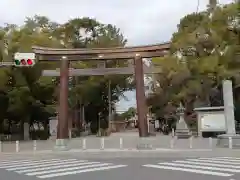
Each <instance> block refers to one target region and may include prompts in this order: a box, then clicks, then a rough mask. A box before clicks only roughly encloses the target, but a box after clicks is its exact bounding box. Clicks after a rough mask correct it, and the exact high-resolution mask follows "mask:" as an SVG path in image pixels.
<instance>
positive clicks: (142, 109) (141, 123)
mask: <svg viewBox="0 0 240 180" xmlns="http://www.w3.org/2000/svg"><path fill="white" fill-rule="evenodd" d="M134 69H135V82H136V101H137V115H138V116H137V117H138V129H139V131H138V132H139V137H147V136H149V132H148V124H147V106H146V97H145V86H144V73H143V61H142V58H141V57H140V55H138V54H136V56H135V67H134Z"/></svg>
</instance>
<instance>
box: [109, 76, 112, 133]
mask: <svg viewBox="0 0 240 180" xmlns="http://www.w3.org/2000/svg"><path fill="white" fill-rule="evenodd" d="M111 96H112V94H111V80H109V81H108V129H110V122H111V117H112V103H111V101H112V100H111V99H112V97H111Z"/></svg>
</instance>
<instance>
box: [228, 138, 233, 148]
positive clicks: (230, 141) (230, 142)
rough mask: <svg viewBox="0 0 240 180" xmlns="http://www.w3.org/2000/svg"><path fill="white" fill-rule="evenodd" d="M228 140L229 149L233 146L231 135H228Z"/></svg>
mask: <svg viewBox="0 0 240 180" xmlns="http://www.w3.org/2000/svg"><path fill="white" fill-rule="evenodd" d="M228 140H229V149H232V148H233V145H232V137H229V138H228Z"/></svg>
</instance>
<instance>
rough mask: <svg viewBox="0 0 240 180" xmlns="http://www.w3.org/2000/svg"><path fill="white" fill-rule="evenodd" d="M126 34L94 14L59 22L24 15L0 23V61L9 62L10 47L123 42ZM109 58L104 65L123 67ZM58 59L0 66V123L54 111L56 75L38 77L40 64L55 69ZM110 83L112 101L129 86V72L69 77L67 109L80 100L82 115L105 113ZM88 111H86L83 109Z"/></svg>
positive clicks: (23, 49)
mask: <svg viewBox="0 0 240 180" xmlns="http://www.w3.org/2000/svg"><path fill="white" fill-rule="evenodd" d="M125 44H126V39H125V38H124V36H123V35H122V34H121V32H120V29H118V28H117V27H115V26H113V25H111V24H101V23H100V22H98V21H97V20H95V19H90V18H87V17H85V18H75V19H71V20H69V21H68V22H66V23H64V24H58V23H56V22H52V21H50V20H49V19H48V18H47V17H45V16H34V17H32V18H30V17H29V18H26V21H25V23H24V24H23V25H22V26H21V27H20V26H17V25H14V24H7V25H6V26H4V27H3V28H0V61H8V62H9V61H13V60H12V57H13V56H14V53H15V52H31V47H32V46H33V45H36V46H43V47H53V48H63V47H67V48H92V47H114V46H124V45H125ZM96 63H97V62H96V61H88V62H72V63H71V67H72V68H89V67H93V66H96ZM123 64H124V62H121V63H118V64H116V62H115V61H111V60H110V61H108V62H107V66H109V67H113V66H117V65H118V66H123ZM59 65H60V64H59V62H57V63H51V62H44V63H42V62H41V63H37V64H36V65H35V66H34V67H32V68H9V67H0V78H1V81H0V92H1V95H0V104H1V106H0V111H1V112H0V122H2V121H3V119H7V120H9V121H15V122H16V123H20V124H22V123H23V122H26V121H27V122H30V124H32V123H34V122H42V123H43V124H44V126H45V127H47V124H48V118H49V117H50V116H54V115H55V113H56V106H57V101H58V100H57V99H58V94H59V89H58V84H59V78H56V77H42V76H41V72H42V70H43V69H56V68H59ZM109 82H111V87H110V90H111V92H110V93H111V97H110V98H111V103H112V104H113V103H115V102H116V101H118V100H119V96H121V95H122V94H123V92H124V91H126V90H130V89H132V88H133V85H132V84H129V81H128V76H106V77H74V78H73V81H72V82H71V83H70V84H69V87H70V91H69V105H70V109H72V110H73V111H74V110H78V108H79V106H81V105H84V106H85V111H86V117H85V118H86V120H87V121H95V122H97V120H98V114H99V112H101V114H102V116H103V118H104V119H106V118H107V115H108V111H109V109H108V93H109V92H108V84H109ZM87 112H90V113H87Z"/></svg>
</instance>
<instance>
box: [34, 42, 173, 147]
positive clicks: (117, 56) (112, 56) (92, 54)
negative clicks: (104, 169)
mask: <svg viewBox="0 0 240 180" xmlns="http://www.w3.org/2000/svg"><path fill="white" fill-rule="evenodd" d="M169 48H170V44H169V43H163V44H156V45H148V46H138V47H115V48H92V49H57V48H45V47H36V46H34V47H32V49H33V52H34V53H35V55H36V59H37V60H38V61H40V62H41V61H61V67H60V72H59V73H58V72H53V71H51V72H50V71H48V72H47V71H44V72H43V75H44V73H45V75H47V74H48V73H50V74H49V76H55V75H59V76H60V98H59V101H60V110H59V119H58V131H57V142H56V144H57V145H58V146H60V147H62V148H64V147H65V146H66V144H65V140H66V139H68V78H69V75H71V76H79V75H82V76H90V75H107V74H135V81H136V101H137V114H138V122H139V126H138V128H139V136H140V137H147V136H148V135H149V133H148V128H147V107H146V104H145V103H146V98H145V89H144V73H146V74H151V73H159V69H156V68H143V61H142V58H152V57H161V56H164V55H165V54H166V53H167V52H168V51H169ZM127 59H131V60H134V64H133V66H132V67H125V68H106V67H105V65H104V66H102V67H99V68H97V69H75V70H70V71H69V62H70V61H89V60H97V61H101V62H103V61H106V60H127ZM144 71H145V72H144ZM51 73H52V74H51Z"/></svg>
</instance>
